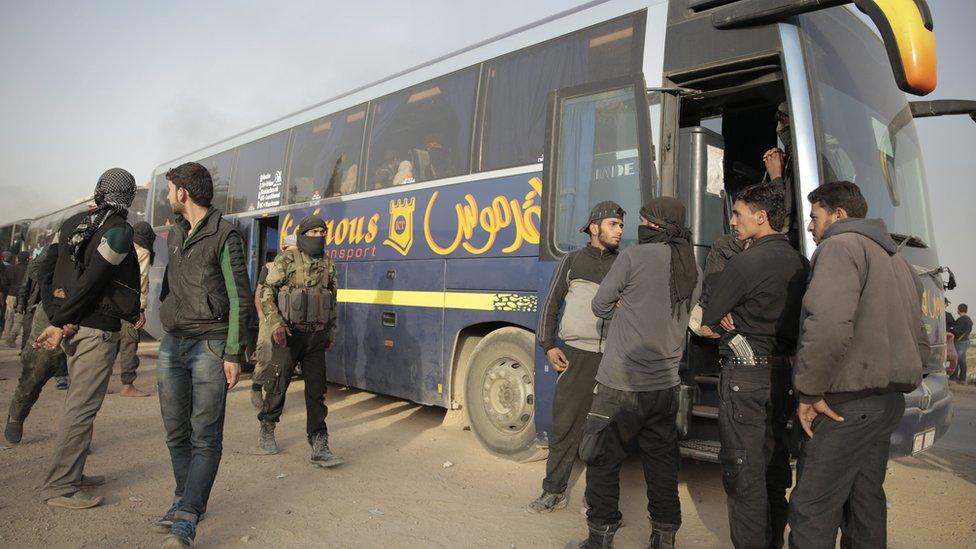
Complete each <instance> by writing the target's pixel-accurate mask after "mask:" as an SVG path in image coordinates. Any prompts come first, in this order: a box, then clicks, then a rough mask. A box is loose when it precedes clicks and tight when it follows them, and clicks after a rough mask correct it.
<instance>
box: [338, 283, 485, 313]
mask: <svg viewBox="0 0 976 549" xmlns="http://www.w3.org/2000/svg"><path fill="white" fill-rule="evenodd" d="M497 296H498V294H495V293H490V294H489V293H472V292H418V291H412V290H353V289H344V288H340V289H339V294H338V295H337V296H336V300H337V301H340V302H342V303H365V304H370V305H402V306H405V307H434V308H446V309H470V310H477V311H494V310H495V309H496V306H495V303H496V299H497Z"/></svg>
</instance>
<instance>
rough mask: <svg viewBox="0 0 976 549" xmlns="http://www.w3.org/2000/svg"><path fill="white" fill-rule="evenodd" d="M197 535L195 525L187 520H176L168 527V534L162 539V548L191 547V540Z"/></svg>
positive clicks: (182, 548) (179, 548)
mask: <svg viewBox="0 0 976 549" xmlns="http://www.w3.org/2000/svg"><path fill="white" fill-rule="evenodd" d="M196 537H197V525H196V523H194V522H191V521H189V520H178V521H176V522H174V523H173V527H172V528H170V529H169V535H168V536H166V539H164V540H163V549H184V548H186V547H193V540H194V538H196Z"/></svg>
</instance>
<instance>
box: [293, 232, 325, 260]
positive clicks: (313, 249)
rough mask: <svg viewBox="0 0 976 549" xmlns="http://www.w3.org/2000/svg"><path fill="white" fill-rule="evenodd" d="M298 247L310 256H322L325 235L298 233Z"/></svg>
mask: <svg viewBox="0 0 976 549" xmlns="http://www.w3.org/2000/svg"><path fill="white" fill-rule="evenodd" d="M298 249H299V250H301V251H302V253H305V254H308V255H309V256H311V257H322V254H324V253H325V237H324V236H308V235H304V234H302V235H298Z"/></svg>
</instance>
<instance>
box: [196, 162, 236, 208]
mask: <svg viewBox="0 0 976 549" xmlns="http://www.w3.org/2000/svg"><path fill="white" fill-rule="evenodd" d="M235 160H237V149H231V150H229V151H224V152H222V153H218V154H215V155H213V156H208V157H207V158H204V159H203V160H200V161H199V162H200V164H202V165H203V167H204V168H207V171H208V172H210V178H211V179H212V180H213V188H214V195H213V200H212V201H211V202H210V204H211V205H212V206H213V207H214V208H217V209H218V210H220V211H221V212H223V213H230V212H228V211H227V210H228V208H227V206H228V204H227V203H228V202H229V200H228V199H229V194H230V176H231V174H232V172H233V171H234V161H235Z"/></svg>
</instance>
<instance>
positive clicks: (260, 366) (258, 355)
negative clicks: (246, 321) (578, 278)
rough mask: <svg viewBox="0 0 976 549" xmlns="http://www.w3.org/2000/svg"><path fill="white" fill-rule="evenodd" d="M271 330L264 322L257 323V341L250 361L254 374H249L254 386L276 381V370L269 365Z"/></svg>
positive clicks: (271, 345)
mask: <svg viewBox="0 0 976 549" xmlns="http://www.w3.org/2000/svg"><path fill="white" fill-rule="evenodd" d="M272 348H273V342H272V341H271V329H270V328H269V327H268V323H267V322H265V321H264V320H262V321H260V322H259V323H258V341H257V344H256V345H255V346H254V354H253V355H251V360H252V361H253V362H254V373H253V374H251V383H253V384H254V385H265V384H267V383H270V382H273V381H274V380H275V379H277V376H276V375H275V374H276V368H275V367H273V366H272V364H271V350H272Z"/></svg>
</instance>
